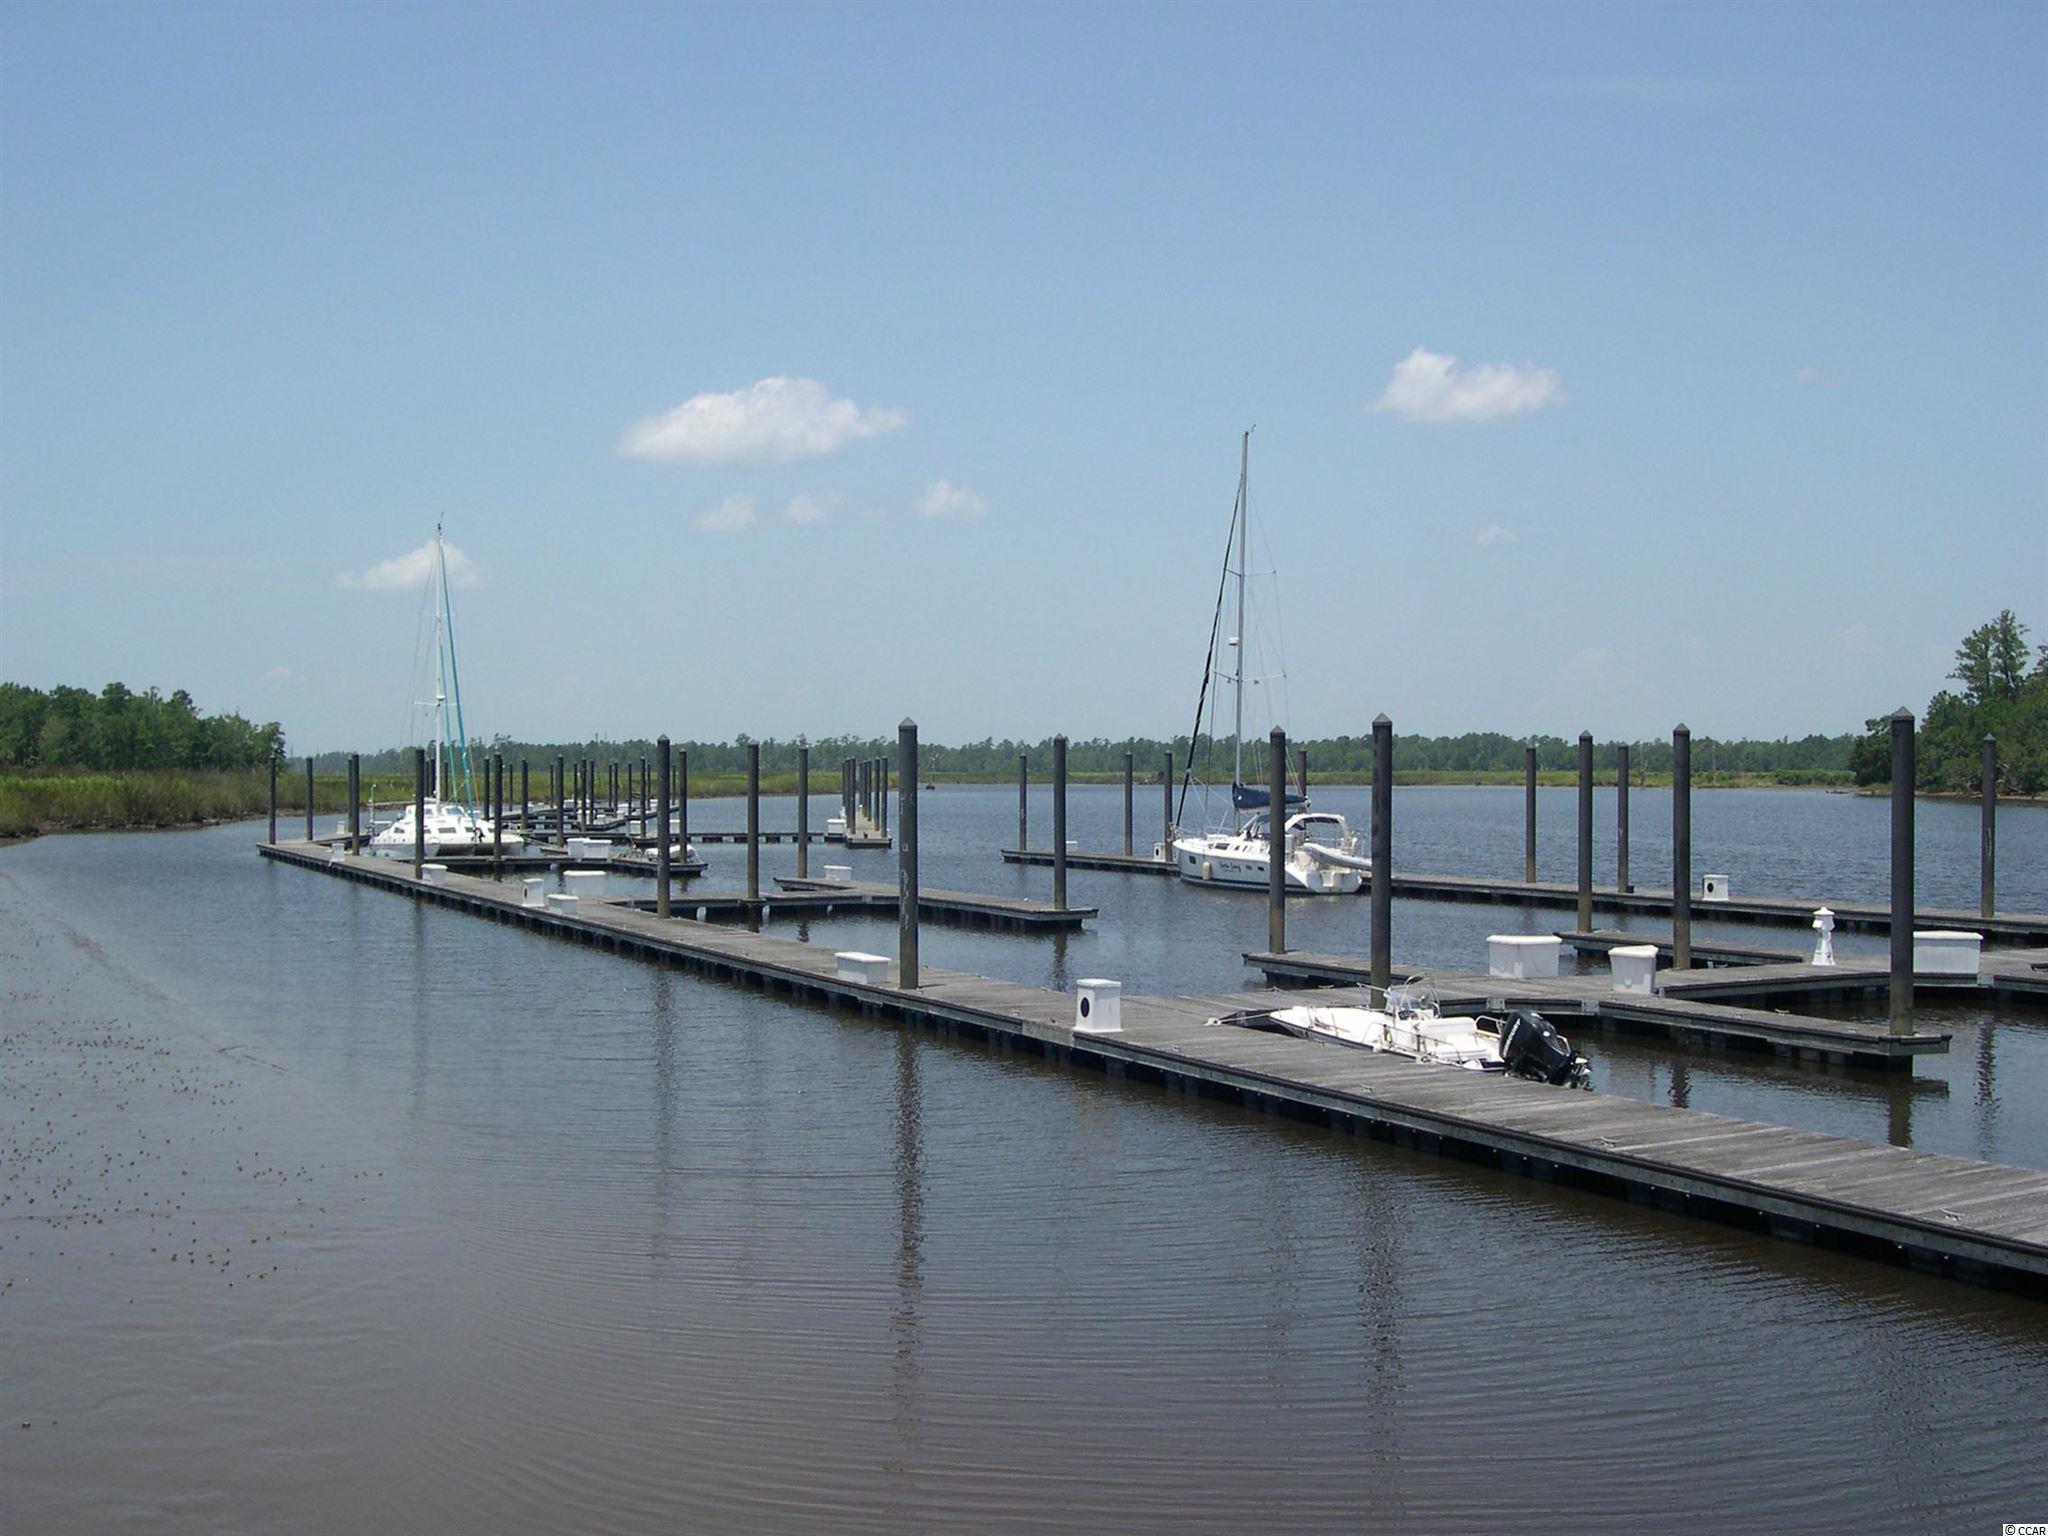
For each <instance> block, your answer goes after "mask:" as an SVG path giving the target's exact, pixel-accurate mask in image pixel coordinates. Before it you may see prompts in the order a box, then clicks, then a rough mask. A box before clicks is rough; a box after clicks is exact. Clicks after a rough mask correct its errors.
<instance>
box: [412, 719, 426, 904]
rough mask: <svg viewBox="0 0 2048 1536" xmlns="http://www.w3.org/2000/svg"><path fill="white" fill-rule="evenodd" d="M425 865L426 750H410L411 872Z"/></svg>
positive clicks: (415, 872)
mask: <svg viewBox="0 0 2048 1536" xmlns="http://www.w3.org/2000/svg"><path fill="white" fill-rule="evenodd" d="M426 864H427V749H426V748H425V747H414V748H413V749H412V872H413V875H414V876H415V877H416V878H417V877H418V876H419V874H420V871H421V870H423V869H424V868H426Z"/></svg>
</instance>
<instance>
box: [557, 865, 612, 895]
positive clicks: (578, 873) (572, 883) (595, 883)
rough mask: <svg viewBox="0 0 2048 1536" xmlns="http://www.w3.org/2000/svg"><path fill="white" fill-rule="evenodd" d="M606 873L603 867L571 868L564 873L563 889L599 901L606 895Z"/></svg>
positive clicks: (571, 893)
mask: <svg viewBox="0 0 2048 1536" xmlns="http://www.w3.org/2000/svg"><path fill="white" fill-rule="evenodd" d="M605 879H606V875H605V872H604V871H603V870H601V869H571V870H565V871H564V872H563V874H562V889H563V890H564V891H566V892H568V894H570V895H571V896H582V897H587V898H588V899H589V900H591V901H598V900H600V899H602V898H603V896H604V883H605Z"/></svg>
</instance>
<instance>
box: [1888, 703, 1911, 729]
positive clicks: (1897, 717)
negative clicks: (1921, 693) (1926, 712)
mask: <svg viewBox="0 0 2048 1536" xmlns="http://www.w3.org/2000/svg"><path fill="white" fill-rule="evenodd" d="M1901 720H1903V721H1905V722H1906V723H1907V724H1908V725H1910V724H1912V721H1913V711H1911V710H1910V709H1908V708H1906V706H1905V705H1903V704H1901V705H1900V706H1899V707H1898V708H1897V709H1895V710H1893V711H1892V724H1894V725H1897V724H1898V723H1899V722H1900V721H1901Z"/></svg>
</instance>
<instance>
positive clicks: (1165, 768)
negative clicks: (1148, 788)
mask: <svg viewBox="0 0 2048 1536" xmlns="http://www.w3.org/2000/svg"><path fill="white" fill-rule="evenodd" d="M1159 798H1160V808H1159V856H1160V857H1161V858H1163V859H1165V860H1166V862H1167V863H1169V864H1170V863H1172V862H1173V754H1172V753H1171V752H1168V753H1166V754H1165V756H1163V757H1162V758H1161V759H1160V762H1159Z"/></svg>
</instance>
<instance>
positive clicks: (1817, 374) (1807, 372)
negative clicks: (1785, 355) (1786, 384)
mask: <svg viewBox="0 0 2048 1536" xmlns="http://www.w3.org/2000/svg"><path fill="white" fill-rule="evenodd" d="M1824 377H1826V375H1824V374H1823V373H1822V372H1821V371H1820V370H1819V369H1818V368H1801V369H1800V370H1799V371H1798V372H1797V373H1795V374H1793V375H1792V382H1793V383H1794V384H1818V383H1819V382H1820V381H1821V380H1822V379H1823V378H1824Z"/></svg>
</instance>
